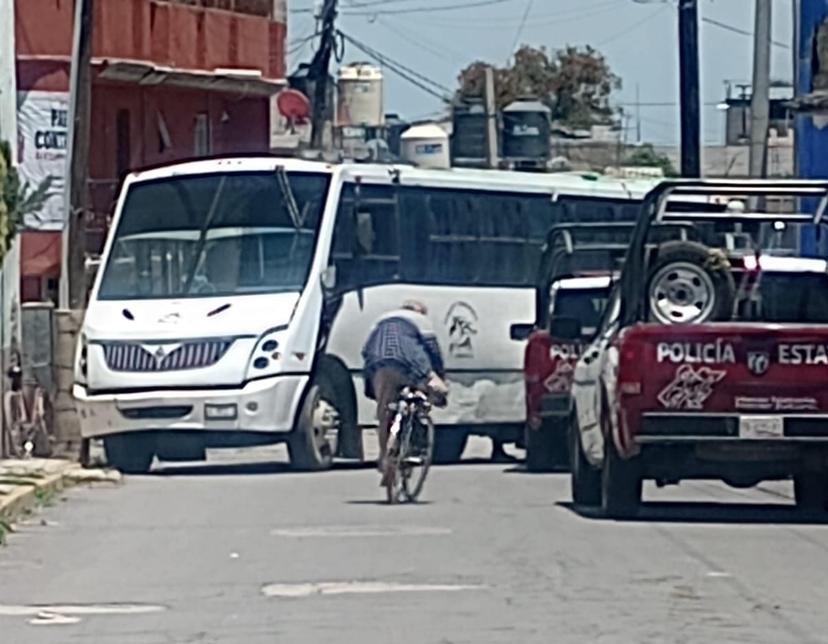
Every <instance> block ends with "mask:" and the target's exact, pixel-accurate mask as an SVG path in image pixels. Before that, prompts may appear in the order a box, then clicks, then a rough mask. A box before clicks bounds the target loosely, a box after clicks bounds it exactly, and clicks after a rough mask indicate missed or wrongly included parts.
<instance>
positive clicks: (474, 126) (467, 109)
mask: <svg viewBox="0 0 828 644" xmlns="http://www.w3.org/2000/svg"><path fill="white" fill-rule="evenodd" d="M451 161H452V165H457V166H471V167H482V166H485V165H486V162H487V155H486V110H485V108H484V106H483V103H482V102H479V103H462V104H460V105H455V106H454V109H453V113H452V135H451Z"/></svg>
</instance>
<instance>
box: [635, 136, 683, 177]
mask: <svg viewBox="0 0 828 644" xmlns="http://www.w3.org/2000/svg"><path fill="white" fill-rule="evenodd" d="M625 164H626V165H631V166H639V167H644V168H661V170H662V172H664V176H665V177H677V176H678V172H677V171H676V168H675V166H674V165H673V162H672V161H670V157H668V156H667V155H666V154H659V153H658V152H656V150H655V148H654V147H653V146H652V145H651V144H650V143H645V144H644V145H641V146H639V147H637V148H636V149H635V150H634V151H633V152H632V153H631V154H628V155H627V158H626V160H625Z"/></svg>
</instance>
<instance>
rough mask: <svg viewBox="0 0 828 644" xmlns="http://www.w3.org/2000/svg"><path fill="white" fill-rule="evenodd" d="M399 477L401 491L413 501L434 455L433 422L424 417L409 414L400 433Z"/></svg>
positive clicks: (423, 482)
mask: <svg viewBox="0 0 828 644" xmlns="http://www.w3.org/2000/svg"><path fill="white" fill-rule="evenodd" d="M401 438H402V439H403V440H402V441H401V447H402V449H401V450H400V455H401V456H400V467H401V468H402V469H401V471H400V478H401V479H402V493H403V496H404V497H405V499H406V500H407V501H409V502H410V503H413V502H415V501H416V500H417V497H418V496H420V493H421V492H422V491H423V486H424V485H425V480H426V476H428V470H429V468H430V467H431V459H432V457H433V456H434V424H433V423H432V422H431V419H430V418H428V417H427V416H426V417H422V418H416V417H414V416H409V417H408V418H407V419H406V427H405V430H404V431H403V432H402V434H401Z"/></svg>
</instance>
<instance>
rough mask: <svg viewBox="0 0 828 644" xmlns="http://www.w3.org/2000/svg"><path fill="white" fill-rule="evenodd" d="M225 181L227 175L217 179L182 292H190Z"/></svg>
mask: <svg viewBox="0 0 828 644" xmlns="http://www.w3.org/2000/svg"><path fill="white" fill-rule="evenodd" d="M226 181H227V175H222V177H221V179H220V180H219V184H218V187H216V194H215V195H214V196H213V202H212V203H211V204H210V210H209V211H208V212H207V217H205V218H204V223H203V224H202V225H201V230H200V231H199V233H198V242H196V247H195V253H194V254H193V262H192V264H191V265H190V270H189V271H188V272H187V281H186V282H185V283H184V291H183V292H184V293H185V294H187V293H189V292H190V288H191V287H192V285H193V280H194V279H195V274H196V271H197V270H198V265H199V263H200V260H201V254H202V253H203V252H204V244H205V243H206V241H207V231H208V230H210V226H211V225H212V223H213V219H215V217H216V212H217V211H218V205H219V200H220V199H221V193H222V192H223V191H224V184H225V182H226Z"/></svg>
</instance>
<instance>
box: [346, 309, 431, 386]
mask: <svg viewBox="0 0 828 644" xmlns="http://www.w3.org/2000/svg"><path fill="white" fill-rule="evenodd" d="M410 317H411V316H409V315H407V312H401V313H400V315H399V316H397V315H393V314H392V315H390V316H387V317H385V318H383V319H382V320H380V321H379V322H378V323H377V325H376V326H375V327H374V329H373V330H372V331H371V334H370V335H369V336H368V340H367V342H366V343H365V347H364V348H363V349H362V358H363V360H364V363H365V366H364V375H365V393H366V395H367V396H368V397H369V398H373V397H374V392H373V379H374V374H375V373H376V372H377V371H378V370H379V369H381V368H383V367H391V368H393V369H397V370H399V371H401V372H402V373H404V374H405V376H406V377H407V378H409V379H410V380H411V382H413V383H422V382H425V381H426V380H428V376H429V374H430V373H431V372H432V371H434V372H435V373H437V374H438V375H441V376H442V375H443V373H444V367H443V356H442V354H441V353H440V345H439V344H438V343H437V338H436V337H435V336H434V334H433V333H432V332H430V331H428V330H424V329H421V328H420V327H418V326H417V324H416V323H415V322H414V321H412V319H407V318H410Z"/></svg>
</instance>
